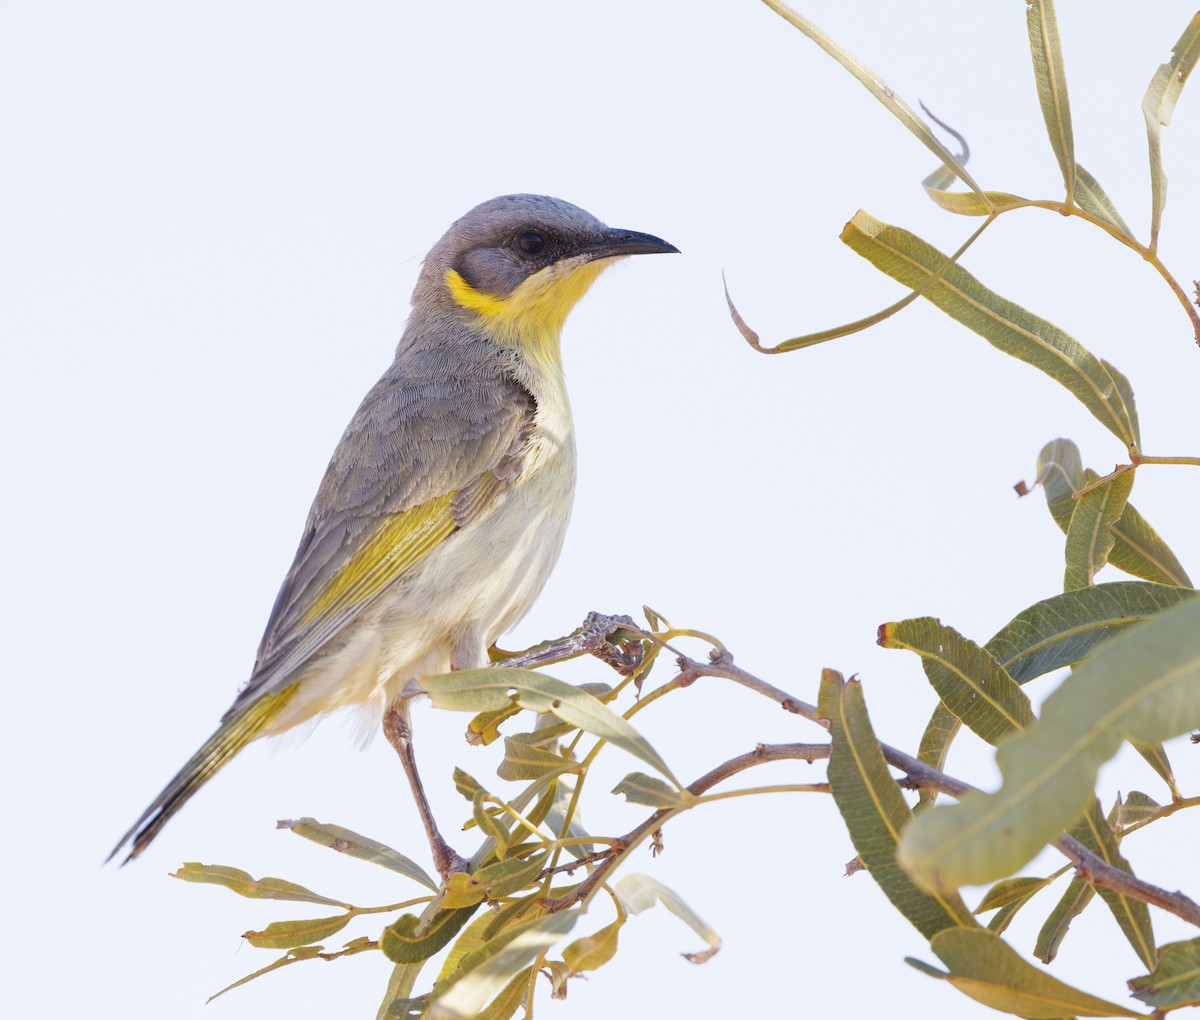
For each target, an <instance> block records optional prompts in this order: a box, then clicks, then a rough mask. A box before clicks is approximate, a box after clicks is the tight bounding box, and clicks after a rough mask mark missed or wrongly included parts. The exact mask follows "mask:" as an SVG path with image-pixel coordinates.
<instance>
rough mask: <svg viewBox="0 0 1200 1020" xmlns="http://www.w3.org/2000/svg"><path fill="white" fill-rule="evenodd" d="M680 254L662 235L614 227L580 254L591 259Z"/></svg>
mask: <svg viewBox="0 0 1200 1020" xmlns="http://www.w3.org/2000/svg"><path fill="white" fill-rule="evenodd" d="M672 253H674V254H676V255H678V254H679V249H678V248H676V247H675V245H673V244H668V243H667V242H666V241H664V240H663V239H662V238H661V237H655V236H654V235H653V234H642V233H639V232H638V231H636V230H620V229H618V228H612V229H610V230H608V231H607V233H605V234H604V235H603V236H601V237H600V238H598V239H597V240H596V242H595V243H594V244H587V245H584V246H583V247H581V248H580V249H579V252H578V254H580V255H587V256H588V257H589V258H591V259H607V258H615V257H617V256H621V255H657V254H662V255H668V254H672Z"/></svg>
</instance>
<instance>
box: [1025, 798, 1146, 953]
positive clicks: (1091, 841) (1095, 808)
mask: <svg viewBox="0 0 1200 1020" xmlns="http://www.w3.org/2000/svg"><path fill="white" fill-rule="evenodd" d="M1071 835H1072V836H1074V837H1075V838H1076V839H1077V840H1079V842H1081V843H1082V844H1083V845H1084V846H1086V847H1087V848H1088V849H1089V850H1090V851H1091V852H1092V853H1094V854H1095V855H1096V856H1097V857H1099V858H1100V859H1101V860H1102V861H1104V862H1106V863H1107V864H1111V865H1112V866H1113V867H1114V868H1120V869H1121V870H1122V871H1125V872H1128V873H1129V874H1130V875H1132V874H1133V868H1132V867H1130V865H1129V862H1128V861H1127V860H1126V859H1125V858H1124V857H1123V856H1122V855H1121V849H1120V847H1119V846H1118V845H1117V837H1116V834H1115V833H1114V832H1113V830H1112V826H1111V825H1110V824H1109V823H1108V820H1107V819H1106V818H1105V817H1104V812H1103V811H1102V810H1101V809H1100V802H1099V801H1098V800H1094V799H1093V801H1092V807H1091V809H1090V810H1089V811H1088V812H1087V814H1085V815H1084V817H1083V821H1081V822H1080V823H1079V824H1078V825H1076V826H1075V827H1074V828H1072V829H1071ZM1096 892H1098V893H1099V894H1100V898H1101V899H1102V900H1104V902H1105V904H1106V905H1107V906H1108V909H1109V910H1111V911H1112V915H1113V917H1114V918H1116V921H1117V924H1118V925H1119V926H1120V928H1121V932H1122V934H1123V935H1124V936H1125V938H1126V939H1127V940H1128V941H1129V944H1130V945H1131V946H1132V947H1133V951H1134V952H1135V953H1137V955H1138V958H1139V959H1140V960H1141V961H1142V963H1144V964H1145V965H1146V966H1147V967H1153V966H1154V964H1155V962H1156V960H1157V959H1158V957H1157V956H1156V954H1155V949H1154V929H1153V928H1152V927H1151V924H1150V908H1149V907H1148V906H1146V904H1145V903H1143V902H1142V901H1141V900H1135V899H1133V898H1132V897H1130V896H1125V895H1124V894H1122V893H1119V892H1117V891H1115V890H1113V889H1105V888H1100V887H1098V888H1097V889H1096ZM1047 962H1049V961H1047Z"/></svg>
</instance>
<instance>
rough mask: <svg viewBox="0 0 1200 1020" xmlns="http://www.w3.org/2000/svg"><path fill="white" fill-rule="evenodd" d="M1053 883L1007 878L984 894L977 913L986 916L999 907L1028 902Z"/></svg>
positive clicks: (1051, 879)
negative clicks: (1035, 894)
mask: <svg viewBox="0 0 1200 1020" xmlns="http://www.w3.org/2000/svg"><path fill="white" fill-rule="evenodd" d="M1053 881H1054V879H1053V878H1031V877H1028V876H1024V875H1022V876H1018V877H1017V878H1006V879H1004V880H1003V881H1002V882H997V883H996V884H995V885H994V886H992V887H991V888H990V889H989V890H988V891H987V892H986V893H984V896H983V899H982V900H980V901H979V906H977V907H976V908H975V913H977V914H985V913H987V912H988V911H989V910H995V909H996V908H997V907H1004V906H1007V905H1008V904H1009V903H1016V902H1018V901H1024V900H1027V899H1029V898H1030V897H1031V896H1032V895H1034V893H1037V892H1040V891H1041V890H1042V889H1045V888H1046V886H1048V885H1049V884H1050V883H1051V882H1053Z"/></svg>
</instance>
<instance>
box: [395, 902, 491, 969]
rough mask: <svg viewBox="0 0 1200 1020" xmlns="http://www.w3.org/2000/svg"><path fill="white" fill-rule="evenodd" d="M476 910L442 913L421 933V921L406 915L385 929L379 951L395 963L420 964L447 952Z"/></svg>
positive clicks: (443, 911) (411, 915)
mask: <svg viewBox="0 0 1200 1020" xmlns="http://www.w3.org/2000/svg"><path fill="white" fill-rule="evenodd" d="M476 909H477V905H476V906H469V907H460V908H458V909H456V910H442V911H439V912H438V913H436V914H435V915H434V916H433V917H432V918H430V920H429V924H428V925H427V926H425V927H424V928H422V929H421V930H420V931H419V932H418V931H417V929H418V927H419V926H420V924H421V919H420V918H419V917H417V916H416V915H415V914H405V915H404V916H403V917H401V918H398V919H397V920H396V921H394V922H393V923H392V924H390V925H388V926H387V927H386V928H384V929H383V934H382V935H380V936H379V948H380V949H382V950H383V955H384V956H386V957H387V958H388V959H389V960H391V961H392V963H420V962H421V961H423V960H428V959H429V957H431V956H433V954H434V953H436V952H438V951H439V950H440V949H443V948H444V947H445V946H446V945H447V944H448V943H449V942H450V940H451V939H452V938H454V936H455V935H457V934H458V933H459V930H460V929H461V928H462V926H463V925H464V924H466V923H467V921H468V920H470V918H471V915H472V914H473V913H475V911H476Z"/></svg>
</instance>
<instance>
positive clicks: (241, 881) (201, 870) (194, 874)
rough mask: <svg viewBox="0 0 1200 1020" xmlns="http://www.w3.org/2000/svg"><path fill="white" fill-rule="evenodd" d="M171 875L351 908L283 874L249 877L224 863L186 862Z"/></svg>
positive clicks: (267, 896) (264, 896)
mask: <svg viewBox="0 0 1200 1020" xmlns="http://www.w3.org/2000/svg"><path fill="white" fill-rule="evenodd" d="M171 877H172V878H182V879H183V880H184V881H185V882H204V883H208V884H211V885H223V886H225V888H226V889H232V890H233V891H234V892H235V893H237V894H238V895H239V896H246V897H249V898H250V899H254V900H298V901H299V902H301V903H324V904H327V905H328V906H331V907H345V908H346V909H347V910H348V909H350V904H349V903H343V902H342V901H341V900H334V899H330V898H329V897H328V896H321V895H318V894H317V893H315V892H313V891H312V890H311V889H305V888H304V886H302V885H296V883H295V882H288V881H286V880H285V879H282V878H251V877H250V876H249V875H248V874H247V873H246V872H244V871H241V870H239V869H238V868H229V867H226V866H225V865H223V864H197V863H195V862H189V863H187V864H185V865H184V866H183V867H182V868H180V869H179V870H178V871H176V872H174V873H173V874H172V875H171Z"/></svg>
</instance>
